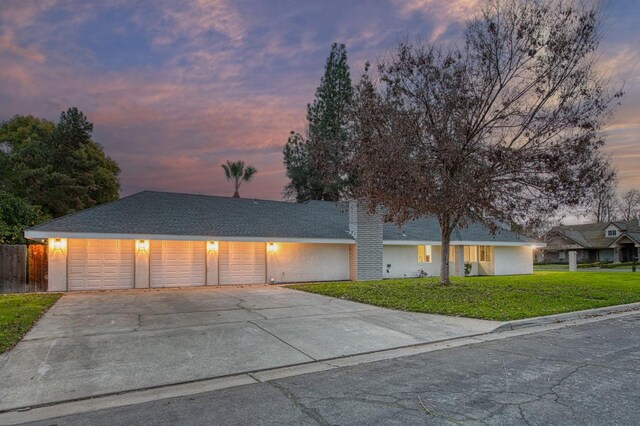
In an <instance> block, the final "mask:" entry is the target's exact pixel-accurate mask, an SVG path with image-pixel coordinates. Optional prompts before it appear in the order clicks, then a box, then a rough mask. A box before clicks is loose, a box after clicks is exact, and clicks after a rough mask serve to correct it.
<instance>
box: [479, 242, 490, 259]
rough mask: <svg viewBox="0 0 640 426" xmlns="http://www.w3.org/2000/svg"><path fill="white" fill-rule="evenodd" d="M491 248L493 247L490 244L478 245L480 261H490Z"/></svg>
mask: <svg viewBox="0 0 640 426" xmlns="http://www.w3.org/2000/svg"><path fill="white" fill-rule="evenodd" d="M492 250H493V248H492V247H491V246H478V253H479V255H480V256H479V257H480V262H491V254H492V253H491V252H492Z"/></svg>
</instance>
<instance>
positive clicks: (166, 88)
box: [0, 0, 640, 199]
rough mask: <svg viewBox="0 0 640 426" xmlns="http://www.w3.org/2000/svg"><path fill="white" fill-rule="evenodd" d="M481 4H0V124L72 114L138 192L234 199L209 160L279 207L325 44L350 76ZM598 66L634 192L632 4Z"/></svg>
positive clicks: (468, 0)
mask: <svg viewBox="0 0 640 426" xmlns="http://www.w3.org/2000/svg"><path fill="white" fill-rule="evenodd" d="M481 3H482V1H481V0H371V1H369V0H367V1H326V0H323V1H306V0H305V1H300V0H291V1H289V0H282V1H279V0H273V1H266V0H243V1H223V0H211V1H208V0H195V1H178V0H167V1H132V0H104V1H71V0H59V1H56V0H35V1H29V0H0V120H6V119H9V118H10V117H11V116H13V115H15V114H24V115H27V114H33V115H35V116H38V117H42V118H47V119H51V120H56V121H57V119H58V117H59V115H60V112H61V111H62V110H65V109H67V108H68V107H70V106H77V107H78V108H79V109H81V110H82V111H83V112H84V113H85V114H86V115H87V116H88V118H89V120H90V121H92V122H93V123H94V139H95V140H96V141H97V142H99V143H100V144H102V145H103V146H104V149H105V151H106V152H107V154H108V155H110V156H111V157H112V158H114V159H115V160H116V161H117V162H118V164H119V165H120V167H121V168H122V174H121V176H120V178H121V182H122V190H121V195H123V196H124V195H129V194H131V193H134V192H138V191H141V190H145V189H153V190H166V191H180V192H190V193H203V194H215V195H229V196H230V195H232V193H233V190H232V186H231V185H230V184H229V183H227V182H226V181H225V180H224V176H223V171H222V168H221V167H220V164H221V163H223V162H224V161H225V160H236V159H244V160H245V161H246V162H247V163H249V164H251V165H254V166H255V167H256V168H257V169H258V171H259V172H258V174H257V175H256V177H255V181H254V182H251V183H249V184H247V185H245V186H243V187H242V188H241V190H240V194H241V195H242V196H243V197H256V198H269V199H280V198H281V191H282V187H283V185H284V184H285V183H286V177H285V174H284V167H283V165H282V146H283V144H284V143H285V142H286V140H287V136H288V134H289V131H290V130H297V131H300V132H303V131H304V124H305V114H306V104H307V103H308V102H311V101H312V99H313V95H314V91H315V88H316V87H317V85H318V83H319V81H320V77H321V75H322V73H323V68H324V63H325V60H326V57H327V55H328V53H329V49H330V46H331V43H332V42H334V41H337V42H342V43H345V44H346V46H347V52H348V55H349V63H350V66H351V74H352V78H353V79H354V80H356V79H357V77H358V76H359V75H360V74H361V72H362V70H363V67H364V63H365V61H367V60H370V61H372V62H375V61H376V60H377V59H378V58H379V57H380V56H381V55H384V54H386V53H388V52H390V51H391V50H393V48H394V47H395V46H396V45H397V44H398V42H399V41H401V40H403V39H406V38H408V39H410V40H412V39H417V38H429V39H434V40H435V39H443V40H447V39H451V38H455V37H459V35H460V30H461V28H462V25H463V22H464V20H465V19H467V18H468V17H469V16H471V15H472V14H473V13H474V12H476V11H477V10H478V7H479V6H480V5H481ZM600 54H601V62H602V66H603V68H604V69H606V70H608V71H609V72H611V74H612V76H613V77H614V83H615V84H621V83H622V81H623V80H624V81H625V91H626V96H625V98H624V99H623V105H622V106H621V107H620V108H619V109H618V110H617V113H616V116H615V119H614V120H613V121H612V122H611V123H610V124H609V126H608V128H607V135H608V146H607V152H610V153H611V154H612V156H613V158H614V161H615V164H616V166H617V167H618V170H619V172H620V189H621V190H628V189H631V188H638V189H640V0H610V1H609V2H608V3H607V10H606V25H605V39H604V41H603V44H602V46H601V51H600Z"/></svg>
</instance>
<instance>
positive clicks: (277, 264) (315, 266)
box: [267, 242, 349, 283]
mask: <svg viewBox="0 0 640 426" xmlns="http://www.w3.org/2000/svg"><path fill="white" fill-rule="evenodd" d="M276 247H277V248H276V251H275V252H274V253H268V254H267V280H268V281H269V282H270V281H271V278H273V279H274V280H275V282H276V283H292V282H312V281H343V280H348V279H349V245H348V244H307V243H279V242H276Z"/></svg>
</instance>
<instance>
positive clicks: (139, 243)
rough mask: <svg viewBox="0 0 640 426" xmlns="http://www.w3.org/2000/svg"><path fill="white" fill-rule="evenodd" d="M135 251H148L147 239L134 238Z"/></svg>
mask: <svg viewBox="0 0 640 426" xmlns="http://www.w3.org/2000/svg"><path fill="white" fill-rule="evenodd" d="M136 251H137V252H138V253H140V252H144V253H146V252H148V251H149V240H136Z"/></svg>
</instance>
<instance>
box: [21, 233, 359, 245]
mask: <svg viewBox="0 0 640 426" xmlns="http://www.w3.org/2000/svg"><path fill="white" fill-rule="evenodd" d="M24 236H25V237H26V238H29V239H32V240H40V239H44V238H68V239H95V240H172V241H242V242H265V243H267V242H273V243H309V244H355V240H351V239H339V238H326V239H322V238H280V237H278V238H276V237H274V238H265V237H216V236H212V235H169V234H104V233H93V232H91V233H89V232H87V233H85V232H49V231H25V233H24Z"/></svg>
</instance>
